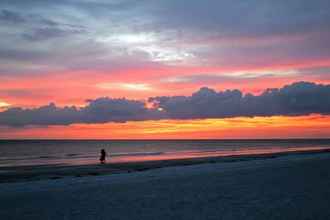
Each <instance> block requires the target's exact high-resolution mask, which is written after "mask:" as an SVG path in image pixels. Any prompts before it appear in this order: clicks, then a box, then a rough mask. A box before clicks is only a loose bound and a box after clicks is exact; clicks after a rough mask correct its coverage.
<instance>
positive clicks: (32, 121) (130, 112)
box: [0, 98, 159, 126]
mask: <svg viewBox="0 0 330 220" xmlns="http://www.w3.org/2000/svg"><path fill="white" fill-rule="evenodd" d="M87 102H88V104H87V106H86V107H82V108H77V107H75V106H71V107H63V108H61V107H57V106H56V105H55V104H54V103H50V104H49V105H46V106H41V107H39V108H33V109H22V108H10V109H8V110H6V111H4V112H0V125H8V126H26V125H69V124H73V123H106V122H126V121H136V120H145V119H151V118H159V117H156V115H157V112H156V111H155V110H149V109H146V108H145V106H144V103H143V102H141V101H135V100H127V99H111V98H98V99H95V100H87Z"/></svg>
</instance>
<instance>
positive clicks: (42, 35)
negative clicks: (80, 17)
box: [22, 27, 85, 41]
mask: <svg viewBox="0 0 330 220" xmlns="http://www.w3.org/2000/svg"><path fill="white" fill-rule="evenodd" d="M82 33H85V31H84V30H80V29H62V28H57V27H46V28H38V29H35V30H33V31H32V32H30V33H24V34H23V35H22V36H23V38H24V39H26V40H30V41H41V40H47V39H51V38H58V37H66V36H69V35H74V34H82Z"/></svg>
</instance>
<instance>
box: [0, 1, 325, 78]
mask: <svg viewBox="0 0 330 220" xmlns="http://www.w3.org/2000/svg"><path fill="white" fill-rule="evenodd" d="M27 8H28V9H29V10H26V9H27ZM329 9H330V1H328V0H315V1H309V0H290V1H286V0H278V1H273V0H264V1H260V0H248V1H241V0H206V1H200V0H191V1H189V3H188V4H187V1H184V0H166V1H154V0H143V1H142V0H141V1H130V0H108V1H106V0H60V1H51V0H25V1H19V0H2V1H1V5H0V20H1V21H2V22H1V21H0V22H1V25H2V26H1V27H0V34H1V38H2V39H1V41H2V42H3V43H1V42H0V47H1V48H3V49H6V48H7V49H12V50H17V51H22V53H24V52H25V51H33V50H35V51H37V50H39V49H40V48H43V49H44V48H47V51H44V55H43V57H42V58H40V59H34V60H33V64H35V67H34V68H33V70H34V71H36V72H38V71H47V70H49V71H53V70H54V69H66V68H70V70H71V69H76V70H81V69H84V65H72V63H88V64H89V67H88V68H89V69H93V68H97V67H98V66H107V64H108V63H111V64H112V65H116V63H118V62H122V61H120V60H121V59H122V60H131V61H132V62H133V63H130V62H129V61H127V62H126V63H127V66H134V65H135V63H134V60H136V59H139V60H141V58H140V57H139V55H138V53H132V51H133V49H134V48H133V47H132V45H131V44H130V43H127V42H114V41H111V40H110V41H107V40H105V41H104V39H122V38H121V37H122V36H123V35H126V36H127V35H128V36H129V37H132V36H133V37H134V36H136V35H137V34H139V33H152V34H154V35H155V36H156V37H155V38H156V40H155V42H147V43H146V42H142V43H141V45H134V46H136V47H137V48H140V49H139V51H138V52H146V51H142V50H141V48H149V50H150V48H155V47H156V48H157V51H151V52H150V51H148V54H150V53H154V54H155V53H157V52H158V53H159V52H160V51H177V50H178V48H183V51H184V52H188V53H189V54H192V55H194V56H192V57H196V59H195V60H194V61H201V60H203V61H205V62H206V64H208V65H219V66H240V65H242V66H252V65H255V66H263V65H270V64H273V63H276V62H278V63H290V62H305V61H308V60H312V61H315V60H319V59H329V57H330V54H329V50H330V44H329V41H328V40H327V39H328V38H329V36H330V25H329V24H330V10H329ZM27 11H28V12H27ZM13 23H15V24H17V25H12V24H13ZM318 34H319V35H318ZM296 36H298V37H299V39H298V40H297V39H296ZM274 37H277V38H281V39H282V40H280V41H276V42H274V40H273V38H274ZM247 38H250V39H252V40H254V42H253V43H250V42H247V43H245V44H242V43H241V41H242V42H244V41H245V40H246V39H247ZM49 41H52V42H51V43H50V42H49ZM91 41H94V43H98V44H99V45H98V46H99V47H102V48H103V49H102V50H100V53H96V54H95V53H94V54H93V58H94V59H89V60H88V61H87V62H86V59H85V58H86V56H88V54H89V50H82V51H80V53H79V54H77V55H76V56H74V57H72V56H67V54H70V53H71V51H72V50H80V48H79V47H78V46H76V47H75V48H72V45H78V43H80V42H86V43H88V42H91ZM222 41H225V43H223V42H222ZM2 44H3V45H2ZM137 44H138V43H137ZM8 47H10V48H8ZM132 48H133V49H132ZM135 49H136V48H135ZM104 50H107V51H106V53H107V54H106V55H105V54H104ZM185 50H187V51H185ZM118 51H120V52H118ZM37 52H38V51H37ZM123 54H124V56H122V57H120V56H121V55H123ZM172 55H173V56H172V58H173V57H180V56H177V54H175V53H174V52H173V54H172ZM17 56H18V57H19V55H17ZM54 56H55V57H62V59H59V60H57V61H56V67H54V65H47V68H48V69H47V68H46V69H41V68H43V67H45V66H46V65H45V63H44V61H45V60H46V59H48V62H50V63H51V62H52V60H53V58H54ZM104 57H106V59H104ZM127 57H130V59H127ZM71 59H75V60H74V61H73V62H68V60H71ZM174 59H175V58H174ZM10 61H12V63H13V65H11V66H10V67H6V68H3V67H1V69H5V70H6V72H9V73H12V72H15V71H17V72H26V71H22V69H24V67H25V66H26V69H29V67H28V65H27V64H26V62H24V61H23V60H20V59H17V58H15V57H13V56H12V60H10ZM190 61H191V60H190ZM101 62H103V64H102V63H101ZM141 62H143V63H147V62H149V63H157V62H158V63H161V64H163V63H162V62H164V63H165V64H167V63H166V61H164V60H162V61H159V60H158V61H155V60H154V59H153V58H152V57H151V58H150V56H145V57H144V58H143V60H141ZM191 62H192V63H193V61H191ZM187 63H189V62H187ZM15 64H17V65H15ZM197 64H201V65H203V64H204V63H197ZM0 65H1V64H0ZM17 66H18V67H20V68H19V69H17ZM105 69H106V68H105ZM106 70H107V69H106ZM2 74H4V73H2Z"/></svg>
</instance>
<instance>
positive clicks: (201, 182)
mask: <svg viewBox="0 0 330 220" xmlns="http://www.w3.org/2000/svg"><path fill="white" fill-rule="evenodd" d="M200 160H201V159H200ZM226 160H227V161H225V159H224V158H222V160H221V159H220V158H218V160H216V159H214V158H213V159H212V160H210V158H208V159H206V158H204V161H196V160H184V161H182V160H181V161H176V164H173V163H174V162H172V164H167V165H166V162H162V163H163V164H160V163H159V162H158V163H156V164H155V163H154V166H151V165H150V164H149V165H148V166H147V165H146V164H144V165H143V166H142V165H141V166H140V169H138V168H136V167H137V166H136V164H135V165H134V166H132V167H135V169H133V168H132V167H131V168H132V169H129V166H128V165H127V167H126V168H125V169H124V168H122V170H121V171H118V169H119V168H118V167H117V172H115V170H116V168H112V169H114V172H113V173H112V175H107V174H110V173H107V174H104V175H101V174H100V173H101V171H102V170H99V171H95V170H94V173H90V172H91V170H93V169H94V168H95V167H94V168H93V166H89V168H88V169H89V170H88V172H89V174H88V172H87V174H88V175H80V176H79V175H76V176H72V175H67V176H65V175H62V176H61V175H58V176H57V177H56V175H54V174H51V175H49V176H48V177H47V178H46V177H45V176H44V177H43V178H40V180H38V178H37V179H35V180H34V179H33V178H32V179H31V180H30V181H27V180H24V181H23V179H20V178H18V179H16V180H13V181H11V183H10V182H8V183H4V181H3V183H1V184H0V204H1V209H0V218H1V219H329V218H330V209H329V204H330V188H329V185H330V170H329V166H330V153H329V152H311V153H307V152H305V153H287V154H277V155H264V156H259V157H255V156H252V155H250V156H249V157H248V156H246V157H239V158H233V157H231V158H226ZM189 161H190V163H188V162H189ZM192 161H195V162H192ZM167 163H169V162H167ZM164 164H165V165H164ZM95 166H96V165H95ZM92 168H93V169H92ZM45 169H46V168H45ZM62 169H64V168H62ZM66 169H69V168H66ZM70 169H71V171H72V168H70ZM70 169H69V170H70ZM80 169H83V168H82V167H80ZM86 169H87V168H86ZM109 169H110V168H109ZM46 170H47V169H46ZM119 170H120V169H119ZM48 171H49V169H48ZM109 171H110V170H109ZM124 171H125V172H124ZM59 173H61V172H59ZM3 174H4V173H2V174H1V175H3Z"/></svg>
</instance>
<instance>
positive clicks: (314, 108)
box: [150, 82, 330, 119]
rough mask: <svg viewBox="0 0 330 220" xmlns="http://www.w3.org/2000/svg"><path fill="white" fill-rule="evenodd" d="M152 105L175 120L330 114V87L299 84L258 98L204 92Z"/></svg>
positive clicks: (235, 92) (157, 100) (161, 99)
mask: <svg viewBox="0 0 330 220" xmlns="http://www.w3.org/2000/svg"><path fill="white" fill-rule="evenodd" d="M150 101H152V102H154V103H156V104H157V106H158V107H161V108H163V109H164V112H166V114H167V117H169V118H175V119H193V118H224V117H236V116H249V117H252V116H272V115H305V114H311V113H320V114H329V113H330V85H318V84H314V83H309V82H298V83H294V84H291V85H287V86H284V87H283V88H281V89H267V90H265V91H264V92H263V93H262V94H261V95H257V96H254V95H252V94H246V95H244V96H243V95H242V93H241V92H240V91H239V90H226V91H223V92H216V91H214V90H212V89H209V88H202V89H200V90H199V91H198V92H196V93H194V94H192V96H188V97H185V96H177V97H166V96H164V97H155V98H150Z"/></svg>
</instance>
